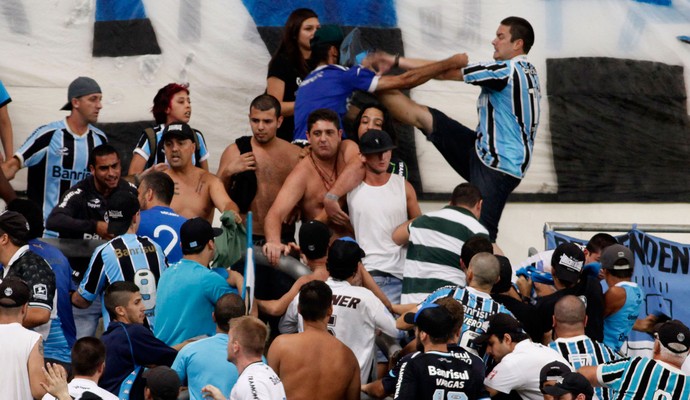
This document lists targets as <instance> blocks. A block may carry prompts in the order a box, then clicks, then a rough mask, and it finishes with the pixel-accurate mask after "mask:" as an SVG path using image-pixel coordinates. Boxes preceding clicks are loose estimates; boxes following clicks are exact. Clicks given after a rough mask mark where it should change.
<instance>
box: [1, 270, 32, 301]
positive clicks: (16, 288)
mask: <svg viewBox="0 0 690 400" xmlns="http://www.w3.org/2000/svg"><path fill="white" fill-rule="evenodd" d="M30 295H31V293H30V292H29V285H27V284H26V282H24V281H23V280H21V279H19V278H16V277H14V276H8V277H7V278H5V279H3V280H2V282H0V307H7V308H10V307H20V306H23V305H24V304H26V303H28V302H29V297H30Z"/></svg>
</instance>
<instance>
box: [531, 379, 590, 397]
mask: <svg viewBox="0 0 690 400" xmlns="http://www.w3.org/2000/svg"><path fill="white" fill-rule="evenodd" d="M543 390H544V393H546V394H550V395H552V396H562V395H564V394H568V393H571V394H573V395H574V396H577V395H578V394H580V393H582V394H584V395H585V398H586V399H587V400H589V399H591V398H592V395H593V394H594V389H593V388H592V384H591V383H589V381H588V380H587V378H585V377H584V376H582V375H581V374H578V373H577V372H568V373H566V374H565V375H563V378H560V379H558V380H557V381H556V383H555V384H554V385H549V386H545V387H544V389H543Z"/></svg>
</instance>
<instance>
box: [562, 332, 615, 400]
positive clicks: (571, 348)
mask: <svg viewBox="0 0 690 400" xmlns="http://www.w3.org/2000/svg"><path fill="white" fill-rule="evenodd" d="M549 347H551V348H552V349H554V350H556V351H557V352H559V353H561V355H562V356H563V358H565V359H566V360H568V363H570V365H572V366H573V367H574V368H575V370H576V371H577V370H578V369H580V368H582V367H585V366H597V365H600V364H604V363H607V362H610V361H616V360H620V359H622V358H623V356H621V355H620V354H618V353H616V352H615V351H614V350H613V349H611V348H610V347H608V346H606V345H604V344H601V343H599V342H597V341H594V340H592V339H590V338H589V337H587V336H585V335H580V336H573V337H569V338H558V339H556V340H555V341H554V342H551V343H549ZM594 393H595V394H596V395H597V397H598V398H599V400H610V399H612V397H611V393H610V390H609V389H607V388H600V387H597V388H594Z"/></svg>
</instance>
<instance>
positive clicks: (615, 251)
mask: <svg viewBox="0 0 690 400" xmlns="http://www.w3.org/2000/svg"><path fill="white" fill-rule="evenodd" d="M619 260H625V264H621V265H616V263H617V262H618V261H619ZM599 261H601V268H604V269H615V270H617V271H618V270H627V269H633V268H634V267H635V257H633V253H632V251H630V249H629V248H627V247H625V246H623V245H622V244H612V245H611V246H608V247H606V248H605V249H604V250H603V251H602V252H601V258H600V259H599Z"/></svg>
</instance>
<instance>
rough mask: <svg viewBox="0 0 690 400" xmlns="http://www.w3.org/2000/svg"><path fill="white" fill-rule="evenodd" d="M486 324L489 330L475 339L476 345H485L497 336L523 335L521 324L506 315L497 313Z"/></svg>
mask: <svg viewBox="0 0 690 400" xmlns="http://www.w3.org/2000/svg"><path fill="white" fill-rule="evenodd" d="M484 324H485V325H486V324H488V328H486V330H485V333H483V334H481V335H479V336H477V337H476V338H475V339H474V343H475V344H478V345H481V344H483V343H484V342H486V341H487V340H489V337H491V335H496V336H497V337H499V338H503V335H504V334H506V333H523V330H522V325H521V324H520V322H518V320H516V319H515V318H513V317H512V316H510V315H508V314H505V313H497V314H494V315H492V316H491V317H489V319H488V320H487V321H486V322H485V323H484Z"/></svg>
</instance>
